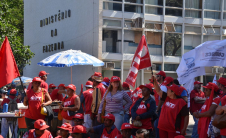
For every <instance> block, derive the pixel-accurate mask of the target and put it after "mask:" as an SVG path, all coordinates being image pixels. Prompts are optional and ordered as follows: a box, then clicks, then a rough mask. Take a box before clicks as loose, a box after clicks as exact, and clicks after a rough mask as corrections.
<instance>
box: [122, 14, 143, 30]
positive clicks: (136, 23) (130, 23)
mask: <svg viewBox="0 0 226 138" xmlns="http://www.w3.org/2000/svg"><path fill="white" fill-rule="evenodd" d="M124 23H125V24H124V27H126V28H142V24H143V18H139V17H138V18H136V19H133V20H125V22H124Z"/></svg>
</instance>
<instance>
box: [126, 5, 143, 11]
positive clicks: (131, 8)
mask: <svg viewBox="0 0 226 138" xmlns="http://www.w3.org/2000/svg"><path fill="white" fill-rule="evenodd" d="M125 12H135V13H143V7H142V6H137V5H130V4H125Z"/></svg>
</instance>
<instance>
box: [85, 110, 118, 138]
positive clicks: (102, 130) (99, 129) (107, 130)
mask: <svg viewBox="0 0 226 138" xmlns="http://www.w3.org/2000/svg"><path fill="white" fill-rule="evenodd" d="M103 118H104V124H101V125H98V126H95V127H93V128H88V129H87V131H88V132H90V133H95V134H97V135H98V138H100V137H101V138H104V137H108V138H114V137H116V136H117V135H119V134H121V133H120V131H119V130H118V129H117V128H116V126H115V125H114V122H115V116H114V115H113V114H110V113H108V114H107V115H106V116H104V117H103Z"/></svg>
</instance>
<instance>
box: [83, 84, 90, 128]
mask: <svg viewBox="0 0 226 138" xmlns="http://www.w3.org/2000/svg"><path fill="white" fill-rule="evenodd" d="M85 87H86V91H84V92H83V93H82V94H81V96H80V100H81V104H82V105H83V111H84V118H85V120H84V121H85V123H84V126H85V127H87V128H89V127H91V126H92V120H91V113H92V112H91V104H92V101H93V82H91V81H87V82H86V85H85Z"/></svg>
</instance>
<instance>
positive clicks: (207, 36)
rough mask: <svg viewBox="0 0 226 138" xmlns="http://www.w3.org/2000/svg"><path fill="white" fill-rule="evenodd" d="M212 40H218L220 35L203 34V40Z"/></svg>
mask: <svg viewBox="0 0 226 138" xmlns="http://www.w3.org/2000/svg"><path fill="white" fill-rule="evenodd" d="M213 40H220V36H214V35H204V36H203V42H206V41H213Z"/></svg>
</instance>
